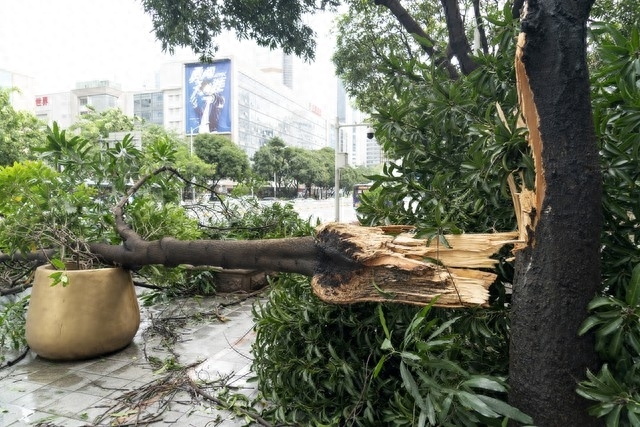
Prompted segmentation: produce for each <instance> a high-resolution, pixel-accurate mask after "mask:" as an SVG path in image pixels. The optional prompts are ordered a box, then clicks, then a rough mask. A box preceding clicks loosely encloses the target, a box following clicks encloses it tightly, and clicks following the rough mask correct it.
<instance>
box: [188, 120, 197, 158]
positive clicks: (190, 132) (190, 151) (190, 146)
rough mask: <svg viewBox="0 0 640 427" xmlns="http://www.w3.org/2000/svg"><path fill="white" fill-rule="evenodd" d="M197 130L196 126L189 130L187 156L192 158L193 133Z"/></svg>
mask: <svg viewBox="0 0 640 427" xmlns="http://www.w3.org/2000/svg"><path fill="white" fill-rule="evenodd" d="M196 129H198V126H196V127H193V128H191V129H189V137H190V141H189V156H193V131H194V130H196Z"/></svg>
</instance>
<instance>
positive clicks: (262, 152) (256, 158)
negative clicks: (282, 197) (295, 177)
mask: <svg viewBox="0 0 640 427" xmlns="http://www.w3.org/2000/svg"><path fill="white" fill-rule="evenodd" d="M286 147H287V146H286V144H285V142H284V140H283V139H282V138H280V137H277V136H276V137H273V138H271V139H269V140H268V141H267V143H266V144H265V145H263V146H262V147H260V148H259V149H258V151H256V153H255V154H254V155H253V171H254V172H255V174H256V175H257V176H259V177H260V178H262V179H264V180H266V181H272V180H274V178H275V181H276V183H275V184H276V187H277V188H281V187H282V182H283V178H284V177H287V176H288V163H287V158H286V156H285V149H286Z"/></svg>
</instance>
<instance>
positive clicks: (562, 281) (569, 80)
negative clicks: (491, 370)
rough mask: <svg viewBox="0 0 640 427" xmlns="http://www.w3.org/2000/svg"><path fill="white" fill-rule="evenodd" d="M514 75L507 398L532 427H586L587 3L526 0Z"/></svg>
mask: <svg viewBox="0 0 640 427" xmlns="http://www.w3.org/2000/svg"><path fill="white" fill-rule="evenodd" d="M527 3H528V4H525V12H524V17H523V20H522V28H521V31H522V32H521V34H520V37H519V40H518V51H517V54H516V74H517V78H518V92H519V95H520V100H521V106H522V110H523V115H524V117H525V120H526V123H527V126H528V128H529V143H530V145H531V147H532V151H533V155H534V161H535V167H536V189H535V196H534V198H533V199H532V200H529V203H528V205H529V206H530V207H531V208H530V209H529V212H527V213H526V214H528V215H529V216H530V217H529V218H528V219H529V222H530V224H531V225H530V228H529V230H528V236H527V242H528V243H527V244H526V245H524V247H522V248H520V250H518V251H517V252H516V277H515V281H514V282H515V283H514V292H513V307H512V313H511V319H512V320H511V342H510V367H509V378H510V379H509V381H510V385H511V391H510V398H509V400H510V403H511V404H512V405H514V406H516V407H517V408H519V409H520V410H522V411H524V412H525V413H527V414H529V415H531V416H532V417H533V419H534V424H535V425H539V426H544V427H551V426H558V427H560V426H562V427H564V426H592V425H600V424H602V423H601V422H600V421H598V420H596V419H595V418H593V417H590V416H589V415H588V414H587V407H588V406H589V403H588V402H587V401H586V400H584V399H582V398H581V397H579V396H578V395H577V394H576V392H575V389H576V386H577V383H578V382H579V381H580V380H581V379H583V378H584V376H585V371H586V369H587V368H590V369H595V368H596V367H597V363H598V361H597V357H596V353H595V350H594V342H593V337H591V336H585V337H578V333H577V331H578V328H579V326H580V324H581V323H582V321H583V320H584V319H585V318H586V316H587V310H586V306H587V304H588V303H589V301H590V300H591V299H592V298H593V297H594V296H595V295H596V293H597V292H598V289H599V286H600V255H599V250H600V243H599V242H600V232H601V228H602V218H601V193H602V188H601V176H600V172H599V162H598V150H597V146H596V139H595V132H594V124H593V120H592V113H591V101H590V96H589V75H588V70H587V63H586V22H587V18H588V15H589V11H590V8H591V5H592V1H591V0H535V1H533V0H529V1H528V2H527Z"/></svg>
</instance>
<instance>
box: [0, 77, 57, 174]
mask: <svg viewBox="0 0 640 427" xmlns="http://www.w3.org/2000/svg"><path fill="white" fill-rule="evenodd" d="M15 91H17V89H4V88H0V166H11V165H12V164H13V163H14V162H19V161H22V160H27V159H31V160H33V155H32V154H31V153H30V148H31V147H33V146H34V145H36V144H38V143H40V142H41V141H42V140H43V139H44V137H45V136H44V129H45V127H46V125H45V124H44V123H42V122H41V121H40V120H38V119H37V118H36V117H35V116H34V115H33V114H31V113H27V112H24V111H16V110H15V109H14V108H13V106H12V105H11V102H10V101H11V95H12V93H13V92H15Z"/></svg>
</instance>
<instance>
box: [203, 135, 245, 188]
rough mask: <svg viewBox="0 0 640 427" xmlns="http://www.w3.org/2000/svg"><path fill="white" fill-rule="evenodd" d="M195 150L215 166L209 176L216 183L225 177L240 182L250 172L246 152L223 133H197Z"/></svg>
mask: <svg viewBox="0 0 640 427" xmlns="http://www.w3.org/2000/svg"><path fill="white" fill-rule="evenodd" d="M193 150H194V152H195V154H196V155H197V156H198V157H199V158H200V159H202V160H203V161H204V162H205V163H208V164H209V165H211V166H213V167H214V168H215V171H213V174H212V175H211V176H209V179H211V180H212V181H213V182H214V184H215V183H217V182H218V181H220V180H221V179H224V178H227V179H231V180H234V181H236V182H240V181H242V180H244V179H245V178H246V177H247V175H248V174H249V170H250V165H249V158H248V157H247V155H246V153H245V152H244V151H243V150H242V149H241V148H240V147H238V146H237V145H236V144H234V143H233V142H232V141H231V140H230V139H229V138H227V137H225V136H223V135H215V134H208V133H207V134H200V135H197V136H196V137H195V138H194V140H193Z"/></svg>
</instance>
